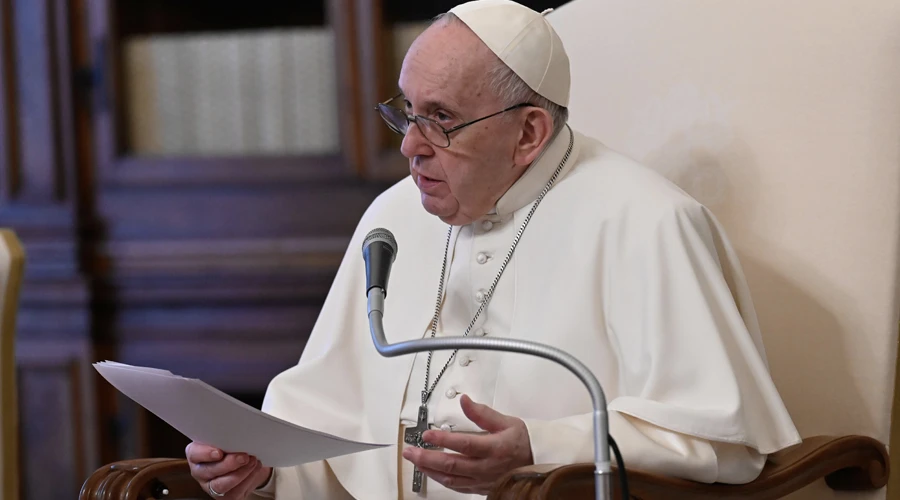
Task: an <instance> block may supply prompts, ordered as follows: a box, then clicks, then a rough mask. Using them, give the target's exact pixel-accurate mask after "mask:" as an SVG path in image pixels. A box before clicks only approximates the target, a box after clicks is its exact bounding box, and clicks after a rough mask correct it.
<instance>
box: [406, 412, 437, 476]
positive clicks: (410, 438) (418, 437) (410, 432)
mask: <svg viewBox="0 0 900 500" xmlns="http://www.w3.org/2000/svg"><path fill="white" fill-rule="evenodd" d="M427 430H428V408H426V407H425V405H422V406H420V407H419V420H418V422H417V423H416V426H415V427H410V428H407V429H406V430H405V431H403V442H404V443H406V444H408V445H411V446H415V447H417V448H424V449H426V450H431V449H434V448H437V446H435V445H433V444H429V443H426V442H425V441H424V440H423V439H422V434H423V433H424V432H425V431H427ZM424 480H425V479H424V477H423V474H422V471H420V470H419V467H418V466H416V467H414V468H413V484H412V490H413V492H415V493H418V492H420V491H422V482H423V481H424Z"/></svg>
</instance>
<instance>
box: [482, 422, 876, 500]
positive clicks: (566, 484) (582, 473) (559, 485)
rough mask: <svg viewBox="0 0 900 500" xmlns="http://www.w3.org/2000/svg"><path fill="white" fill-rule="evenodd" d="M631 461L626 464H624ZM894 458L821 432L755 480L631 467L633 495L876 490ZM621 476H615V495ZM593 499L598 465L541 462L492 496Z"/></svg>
mask: <svg viewBox="0 0 900 500" xmlns="http://www.w3.org/2000/svg"><path fill="white" fill-rule="evenodd" d="M625 465H626V466H627V465H628V464H627V463H626V464H625ZM889 474H890V460H889V459H888V454H887V450H886V449H885V446H884V444H882V443H881V442H879V441H877V440H875V439H872V438H869V437H864V436H843V437H830V436H816V437H812V438H808V439H806V440H804V441H803V443H801V444H799V445H797V446H795V447H792V448H789V449H787V450H783V451H780V452H778V453H775V454H773V455H770V456H769V459H768V461H767V463H766V466H765V468H764V469H763V471H762V473H761V474H760V475H759V477H758V478H757V479H756V480H754V481H753V482H751V483H748V484H740V485H730V484H704V483H697V482H693V481H687V480H683V479H675V478H670V477H664V476H659V475H656V474H650V473H646V472H641V471H636V470H629V471H628V486H629V490H630V494H631V496H632V498H636V499H639V500H663V499H665V500H688V499H691V500H727V499H738V498H739V499H742V500H769V499H775V498H782V497H784V496H786V495H788V494H790V493H792V492H794V491H797V490H799V489H801V488H803V487H804V486H806V485H808V484H810V483H812V482H813V481H816V480H818V479H820V478H825V482H826V483H827V484H828V486H829V487H831V488H832V489H834V490H839V491H856V490H877V489H880V488H883V487H884V486H885V485H886V484H887V480H888V476H889ZM618 483H619V478H618V476H613V479H612V484H613V487H614V490H615V494H614V498H619V496H618ZM513 498H515V499H535V500H537V499H540V500H549V499H556V498H566V499H573V500H575V499H592V498H594V465H593V464H574V465H565V466H552V465H536V466H531V467H523V468H520V469H516V470H514V471H512V472H511V473H509V474H507V475H506V476H505V477H504V478H502V479H501V480H500V481H498V482H497V484H496V485H495V487H494V489H493V490H492V492H491V494H490V495H489V496H488V499H489V500H506V499H513Z"/></svg>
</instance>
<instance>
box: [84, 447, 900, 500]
mask: <svg viewBox="0 0 900 500" xmlns="http://www.w3.org/2000/svg"><path fill="white" fill-rule="evenodd" d="M626 466H627V464H626ZM628 475H629V490H630V493H631V497H632V498H633V499H636V500H729V499H741V500H770V499H775V498H782V497H783V496H785V495H787V494H789V493H793V492H795V491H797V490H799V489H800V488H802V487H804V486H806V485H808V484H810V483H812V482H813V481H816V480H818V479H821V478H823V477H824V478H825V480H826V482H827V484H828V486H830V487H831V488H832V489H834V490H837V491H862V490H877V489H879V488H883V487H884V485H885V484H887V479H888V475H889V460H888V455H887V451H886V449H885V447H884V445H883V444H881V443H880V442H878V441H876V440H875V439H872V438H866V437H861V436H844V437H839V438H833V437H824V436H822V437H815V438H808V439H806V440H804V442H803V443H802V444H800V445H798V446H796V447H794V448H791V449H790V450H785V451H783V452H780V453H778V454H776V455H773V456H771V457H770V458H769V461H768V463H767V465H766V467H765V469H764V470H763V473H762V474H761V475H760V477H759V478H757V480H756V481H754V482H752V483H750V484H745V485H723V484H713V485H707V484H701V483H695V482H692V481H684V480H678V479H673V478H668V477H663V476H659V475H655V474H647V473H643V472H638V471H630V472H629V474H628ZM593 478H594V467H593V465H592V464H575V465H568V466H548V465H535V466H532V467H525V468H522V469H518V470H516V471H513V472H512V473H510V474H508V475H507V476H506V477H504V478H503V479H501V480H500V481H498V482H497V484H496V486H495V488H494V491H492V492H491V494H490V495H489V496H488V500H551V499H571V500H577V499H592V498H594V497H593V495H594V483H593ZM614 483H615V484H618V483H617V481H614ZM615 490H616V495H617V496H616V498H619V497H618V488H617V487H616V488H615ZM157 498H159V499H161V498H165V499H171V500H176V499H189V498H190V499H197V498H203V499H207V498H209V496H208V495H207V494H206V492H204V491H203V490H202V489H201V488H200V486H199V485H198V484H197V482H195V481H194V480H193V479H192V478H191V474H190V469H189V467H188V463H187V460H184V459H175V458H170V459H166V458H163V459H141V460H126V461H122V462H118V463H115V464H112V465H108V466H105V467H102V468H100V469H98V470H97V471H96V472H94V474H93V475H91V477H90V478H88V480H87V481H86V482H85V483H84V487H83V488H82V490H81V496H80V497H79V499H80V500H149V499H157Z"/></svg>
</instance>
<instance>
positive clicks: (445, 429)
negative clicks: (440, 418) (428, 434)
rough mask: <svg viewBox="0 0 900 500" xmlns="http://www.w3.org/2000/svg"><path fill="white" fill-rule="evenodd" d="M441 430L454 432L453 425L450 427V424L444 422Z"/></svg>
mask: <svg viewBox="0 0 900 500" xmlns="http://www.w3.org/2000/svg"><path fill="white" fill-rule="evenodd" d="M441 430H442V431H444V432H453V427H450V424H444V425H442V426H441Z"/></svg>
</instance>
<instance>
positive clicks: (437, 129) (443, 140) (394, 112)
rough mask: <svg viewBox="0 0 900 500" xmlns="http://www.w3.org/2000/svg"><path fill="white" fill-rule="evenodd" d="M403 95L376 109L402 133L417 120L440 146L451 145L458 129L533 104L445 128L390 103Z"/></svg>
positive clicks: (423, 129) (520, 105) (433, 142)
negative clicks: (451, 137)
mask: <svg viewBox="0 0 900 500" xmlns="http://www.w3.org/2000/svg"><path fill="white" fill-rule="evenodd" d="M402 95H403V94H402V93H400V94H397V95H395V96H394V97H391V98H390V99H388V100H387V101H384V102H382V103H378V105H376V106H375V109H376V110H378V112H379V113H380V114H381V118H382V119H383V120H384V122H385V123H387V126H388V128H390V129H391V130H393V131H394V132H396V133H398V134H400V135H406V133H407V132H408V131H409V124H410V122H415V123H416V126H417V127H419V132H422V135H423V136H425V138H426V139H428V141H429V142H431V143H432V144H434V145H435V146H437V147H439V148H448V147H450V134H452V133H453V132H456V131H457V130H460V129H463V128H465V127H468V126H469V125H472V124H475V123H478V122H480V121H482V120H487V119H488V118H491V117H493V116H497V115H499V114H503V113H506V112H507V111H512V110H514V109H517V108H523V107H525V106H531V105H532V104H529V103H527V102H523V103H520V104H516V105H515V106H510V107H508V108H506V109H504V110H502V111H498V112H496V113H493V114H490V115H487V116H483V117H481V118H479V119H477V120H472V121H470V122H466V123H463V124H460V125H457V126H455V127H453V128H450V129H445V128H444V127H442V126H441V125H440V124H439V123H438V122H436V121H434V120H432V119H431V118H426V117H424V116H422V115H409V114H407V113H406V112H405V111H403V110H402V109H399V108H397V107H395V106H391V105H389V104H388V103H390V102H391V101H393V100H395V99H397V98H399V97H400V96H402Z"/></svg>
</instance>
